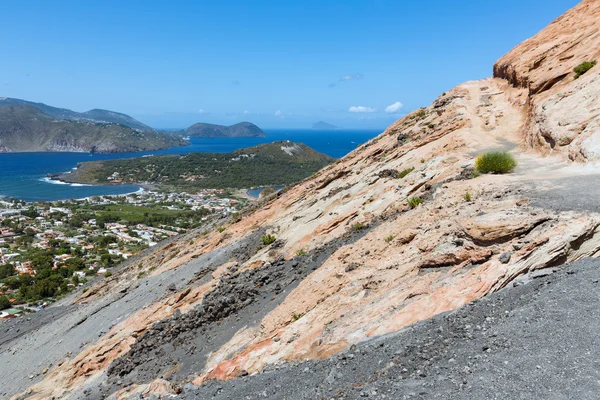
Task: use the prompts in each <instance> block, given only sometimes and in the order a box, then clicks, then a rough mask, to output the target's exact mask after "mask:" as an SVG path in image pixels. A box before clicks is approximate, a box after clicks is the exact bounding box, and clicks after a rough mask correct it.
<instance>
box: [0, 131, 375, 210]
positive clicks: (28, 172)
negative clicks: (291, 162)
mask: <svg viewBox="0 0 600 400" xmlns="http://www.w3.org/2000/svg"><path fill="white" fill-rule="evenodd" d="M265 132H266V133H267V137H265V138H226V139H192V140H191V142H192V144H191V145H190V146H185V147H173V148H171V149H167V150H160V151H151V152H139V153H119V154H89V153H9V154H0V197H2V196H4V197H16V198H19V199H23V200H26V201H37V200H48V201H52V200H62V199H77V198H82V197H88V196H94V195H108V194H123V193H131V192H135V191H137V190H138V189H139V187H137V186H133V185H122V186H92V185H78V184H73V185H71V184H60V183H56V182H51V181H48V180H47V179H45V177H46V174H49V173H59V172H65V171H69V170H71V169H73V168H75V167H76V166H77V163H79V162H83V161H96V160H111V159H116V158H130V157H140V156H143V155H148V154H154V155H161V154H186V153H192V152H215V153H228V152H230V151H234V150H237V149H240V148H244V147H252V146H256V145H258V144H262V143H270V142H273V141H276V140H291V141H294V142H301V143H304V144H306V145H308V146H310V147H312V148H313V149H315V150H317V151H320V152H323V153H325V154H328V155H330V156H332V157H336V158H340V157H343V156H345V155H346V154H348V153H349V152H350V151H352V150H354V149H355V148H356V147H357V146H358V145H360V144H362V143H364V142H366V141H367V140H369V139H371V138H373V137H375V136H377V135H378V134H379V133H381V131H379V130H339V131H319V130H294V129H291V130H290V129H287V130H283V129H277V130H275V129H273V130H265Z"/></svg>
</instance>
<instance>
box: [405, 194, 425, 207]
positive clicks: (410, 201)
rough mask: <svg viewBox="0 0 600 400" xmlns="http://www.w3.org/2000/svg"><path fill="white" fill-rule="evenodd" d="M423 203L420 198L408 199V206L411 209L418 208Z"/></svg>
mask: <svg viewBox="0 0 600 400" xmlns="http://www.w3.org/2000/svg"><path fill="white" fill-rule="evenodd" d="M421 203H423V199H421V198H420V197H411V198H410V199H408V206H409V207H410V208H416V207H418V206H419V204H421Z"/></svg>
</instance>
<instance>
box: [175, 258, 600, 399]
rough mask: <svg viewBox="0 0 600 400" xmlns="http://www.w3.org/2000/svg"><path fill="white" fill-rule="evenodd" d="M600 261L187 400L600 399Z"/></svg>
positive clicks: (215, 385) (217, 385)
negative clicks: (331, 354)
mask: <svg viewBox="0 0 600 400" xmlns="http://www.w3.org/2000/svg"><path fill="white" fill-rule="evenodd" d="M598 332H600V261H599V260H596V259H587V260H582V261H579V262H576V263H572V264H570V265H567V266H565V268H564V269H561V270H560V271H558V272H556V273H554V274H551V275H547V276H543V277H538V278H536V279H532V280H530V281H529V282H527V283H525V284H519V285H517V286H516V287H511V288H507V289H505V290H502V291H501V292H498V293H495V294H492V295H489V296H487V297H485V298H483V299H480V300H479V301H476V302H473V303H470V304H468V305H466V306H464V307H462V308H460V309H459V310H456V311H454V312H451V313H446V314H442V315H439V316H437V317H434V318H432V319H430V320H427V321H424V322H421V323H418V324H415V325H413V326H411V327H409V328H407V329H405V330H403V331H401V332H399V333H395V334H390V335H386V336H382V337H378V338H375V339H372V340H370V341H367V342H364V343H362V344H359V345H357V346H352V348H351V349H349V350H347V351H345V352H343V353H340V354H339V355H337V356H334V357H332V358H331V359H328V360H323V361H311V362H305V363H301V364H297V365H293V366H291V365H281V366H278V367H272V368H271V369H270V370H268V371H265V372H263V373H260V374H257V375H255V376H250V377H245V378H240V379H236V380H233V381H228V382H210V383H207V384H205V385H204V386H202V387H200V388H196V387H194V386H192V385H189V384H188V385H186V386H184V388H183V393H182V394H181V395H180V398H182V399H190V400H191V399H222V400H226V399H227V400H228V399H261V398H268V399H290V400H291V399H294V400H296V399H357V398H374V399H597V398H598V393H599V392H600V334H599V333H598Z"/></svg>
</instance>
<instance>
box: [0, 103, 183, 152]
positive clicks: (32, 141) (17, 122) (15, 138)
mask: <svg viewBox="0 0 600 400" xmlns="http://www.w3.org/2000/svg"><path fill="white" fill-rule="evenodd" d="M66 111H67V112H68V111H69V110H66ZM186 144H188V142H187V141H185V140H183V139H182V138H180V137H177V136H171V135H166V134H162V133H158V132H153V131H150V132H147V131H141V130H138V129H133V128H130V127H128V126H125V125H122V124H115V123H105V122H92V121H90V120H77V121H71V120H61V119H56V118H55V117H53V116H50V115H48V114H46V113H44V112H42V111H41V110H40V109H39V108H38V107H35V106H31V105H26V104H23V105H0V151H2V152H34V151H66V152H96V153H120V152H132V151H144V150H157V149H166V148H169V147H172V146H184V145H186Z"/></svg>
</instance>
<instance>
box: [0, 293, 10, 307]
mask: <svg viewBox="0 0 600 400" xmlns="http://www.w3.org/2000/svg"><path fill="white" fill-rule="evenodd" d="M8 307H10V300H8V297H6V296H0V310H4V309H5V308H8Z"/></svg>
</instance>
